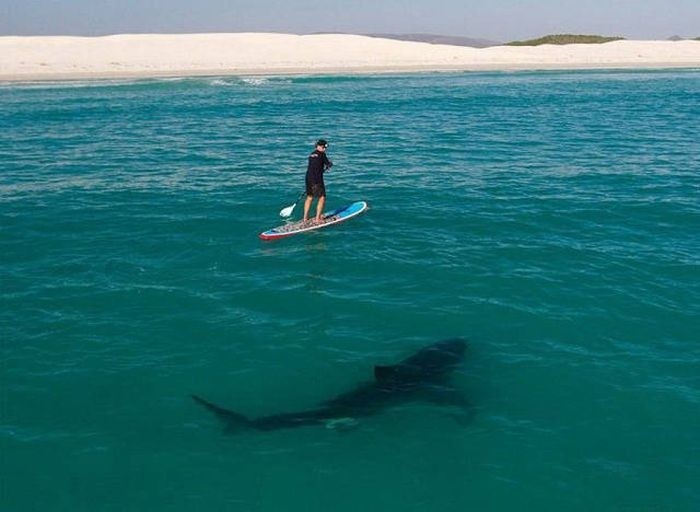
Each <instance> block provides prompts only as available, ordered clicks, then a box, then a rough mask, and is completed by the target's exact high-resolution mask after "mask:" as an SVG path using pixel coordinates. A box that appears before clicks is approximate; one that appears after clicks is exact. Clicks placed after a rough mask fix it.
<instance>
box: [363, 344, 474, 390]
mask: <svg viewBox="0 0 700 512" xmlns="http://www.w3.org/2000/svg"><path fill="white" fill-rule="evenodd" d="M466 349H467V344H466V342H465V341H464V340H462V339H459V338H455V339H450V340H444V341H440V342H438V343H434V344H433V345H429V346H427V347H425V348H423V349H421V350H420V351H419V352H417V353H416V354H414V355H412V356H411V357H409V358H407V359H405V360H403V361H401V362H400V363H399V364H395V365H391V366H375V367H374V377H375V379H376V380H377V382H379V383H381V384H385V385H388V386H392V387H393V386H404V385H411V384H417V383H420V382H426V381H432V380H439V379H441V378H443V377H445V376H446V375H447V374H449V373H450V372H451V371H452V370H454V369H455V368H457V367H458V366H459V365H460V364H461V363H462V360H463V359H464V353H465V351H466Z"/></svg>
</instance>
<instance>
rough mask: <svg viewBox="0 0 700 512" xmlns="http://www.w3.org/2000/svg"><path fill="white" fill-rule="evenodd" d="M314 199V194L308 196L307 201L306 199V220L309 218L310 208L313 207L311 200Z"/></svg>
mask: <svg viewBox="0 0 700 512" xmlns="http://www.w3.org/2000/svg"><path fill="white" fill-rule="evenodd" d="M313 200H314V198H313V196H306V201H304V222H306V221H307V220H309V210H310V209H311V201H313Z"/></svg>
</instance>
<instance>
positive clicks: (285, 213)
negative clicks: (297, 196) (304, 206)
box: [280, 203, 297, 217]
mask: <svg viewBox="0 0 700 512" xmlns="http://www.w3.org/2000/svg"><path fill="white" fill-rule="evenodd" d="M296 205H297V204H296V203H294V204H293V205H292V206H287V207H286V208H282V209H281V210H280V217H289V216H290V215H292V212H293V211H294V208H295V207H296Z"/></svg>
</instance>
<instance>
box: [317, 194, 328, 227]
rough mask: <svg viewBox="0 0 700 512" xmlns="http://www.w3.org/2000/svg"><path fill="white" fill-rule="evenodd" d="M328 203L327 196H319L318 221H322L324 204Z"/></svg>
mask: <svg viewBox="0 0 700 512" xmlns="http://www.w3.org/2000/svg"><path fill="white" fill-rule="evenodd" d="M325 204H326V196H321V197H319V198H318V204H317V205H316V222H321V214H322V213H323V206H324V205H325Z"/></svg>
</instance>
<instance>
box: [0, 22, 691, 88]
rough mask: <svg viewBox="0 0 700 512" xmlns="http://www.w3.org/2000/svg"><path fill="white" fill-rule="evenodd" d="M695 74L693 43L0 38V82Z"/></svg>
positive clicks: (245, 36) (260, 36) (253, 36)
mask: <svg viewBox="0 0 700 512" xmlns="http://www.w3.org/2000/svg"><path fill="white" fill-rule="evenodd" d="M679 68H687V69H694V68H700V41H680V42H671V41H616V42H611V43H603V44H574V45H561V46H558V45H542V46H535V47H526V46H495V47H489V48H470V47H461V46H450V45H442V44H430V43H419V42H410V41H397V40H393V39H381V38H376V37H367V36H354V35H344V34H321V35H309V36H296V35H289V34H266V33H238V34H179V35H172V34H171V35H168V34H164V35H157V34H144V35H117V36H102V37H64V36H41V37H18V36H2V37H0V81H2V82H27V81H34V82H36V81H63V80H85V79H88V80H90V79H94V80H100V79H104V80H107V79H146V78H176V77H177V78H180V77H197V76H260V75H329V74H335V75H337V74H346V75H360V74H384V73H426V72H469V71H473V72H479V71H482V72H484V71H547V70H593V69H601V70H605V69H607V70H610V69H679Z"/></svg>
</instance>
